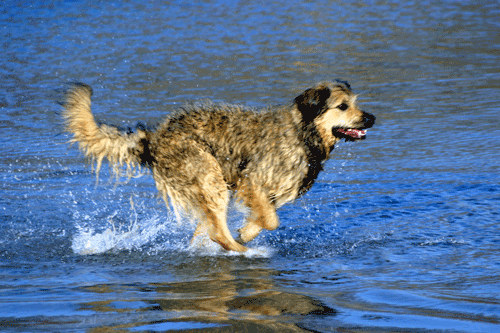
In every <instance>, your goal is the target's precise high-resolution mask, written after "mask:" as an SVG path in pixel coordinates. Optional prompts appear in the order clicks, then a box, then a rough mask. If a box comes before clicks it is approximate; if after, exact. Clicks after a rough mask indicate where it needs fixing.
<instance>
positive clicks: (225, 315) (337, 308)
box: [0, 0, 500, 332]
mask: <svg viewBox="0 0 500 333" xmlns="http://www.w3.org/2000/svg"><path fill="white" fill-rule="evenodd" d="M499 14H500V9H499V6H498V2H497V1H482V2H481V3H480V4H477V3H473V2H461V3H459V2H456V1H439V2H437V1H436V2H433V1H414V2H412V1H409V2H405V3H404V4H398V3H397V2H388V3H386V2H380V1H369V2H349V3H345V2H342V3H337V2H331V1H318V2H315V4H309V3H301V2H296V1H286V2H278V1H268V2H266V4H264V5H262V4H247V3H239V2H231V1H206V2H204V3H203V4H187V3H183V2H176V1H173V2H170V3H159V2H148V3H143V2H142V1H132V0H130V1H123V2H120V3H119V4H113V3H101V4H99V5H98V6H97V5H95V4H94V3H93V2H90V1H76V2H63V1H53V2H50V4H42V2H40V3H38V2H37V3H33V4H31V5H27V4H21V3H17V2H9V1H7V2H4V3H3V4H2V7H1V8H0V22H1V23H2V24H1V25H0V40H1V42H0V43H1V51H2V56H1V57H0V78H1V79H0V82H1V83H2V84H1V85H0V110H1V112H0V120H1V122H0V128H1V131H2V134H3V135H2V136H1V137H2V139H1V141H0V142H1V145H0V153H1V156H2V158H1V160H0V188H1V193H2V195H1V197H0V216H1V224H0V230H1V232H0V329H1V330H2V331H19V332H21V331H22V332H25V331H104V330H107V329H110V330H111V329H113V330H118V331H120V330H121V331H132V332H140V331H168V330H203V331H227V332H230V331H266V330H267V331H307V330H312V331H320V332H331V331H347V332H350V331H351V332H357V331H391V330H393V331H411V332H415V331H428V330H430V331H432V330H438V331H465V332H494V331H499V330H500V297H499V296H498V295H500V258H499V250H500V226H499V222H500V216H499V211H500V210H499V202H500V191H499V183H500V177H499V161H500V153H499V152H500V149H499V148H500V144H499V139H500V126H499V125H500V121H499V118H498V114H499V111H500V108H499V102H500V98H499V96H500V80H499V79H498V77H499V75H500V66H499V63H500V53H499V51H498V45H499V42H500V34H499V30H500V29H499V28H500V23H499V21H498V17H499ZM333 78H343V79H347V80H349V82H350V83H351V85H352V86H353V88H354V90H355V92H356V93H359V94H360V96H359V102H360V103H361V105H362V107H363V108H364V109H365V110H367V111H370V112H373V113H374V114H375V115H376V116H377V123H376V125H375V127H374V128H373V129H372V130H370V131H369V133H368V138H367V140H365V141H363V142H358V143H354V144H353V143H342V144H340V145H339V146H338V147H337V148H336V150H335V152H334V154H333V156H332V158H331V160H330V161H328V162H327V163H326V165H325V171H324V172H323V173H322V174H320V177H319V179H318V181H317V183H316V184H315V185H314V186H313V188H312V189H311V191H310V192H309V193H307V194H306V195H305V196H304V197H303V198H301V199H300V200H298V201H297V202H295V203H293V204H289V205H286V206H284V207H283V208H282V209H281V210H280V211H279V217H280V219H281V222H282V225H281V226H280V228H279V229H278V230H276V231H275V232H267V233H263V234H262V235H261V236H259V237H258V238H257V239H256V240H255V241H254V242H253V243H251V247H252V250H251V251H249V253H248V254H245V255H238V254H234V253H226V252H224V251H221V250H219V249H218V248H217V247H216V246H212V245H210V244H203V242H201V243H200V244H198V245H196V246H188V245H189V239H190V236H191V234H192V232H193V230H194V227H193V226H190V225H187V226H186V225H179V224H178V223H177V222H175V219H174V218H173V216H172V215H173V214H172V213H170V212H169V211H168V210H167V208H166V207H165V206H164V204H163V203H162V202H161V201H160V200H159V199H158V198H157V196H156V193H155V186H154V183H153V181H152V178H151V176H150V175H145V176H143V177H140V178H137V179H132V180H130V181H129V182H128V183H127V184H124V185H119V186H116V183H115V182H114V181H113V180H112V179H111V178H110V177H109V173H108V171H107V170H104V171H103V172H102V174H101V181H100V183H99V184H98V185H96V182H95V176H94V175H93V174H92V173H91V167H90V166H88V165H86V164H85V162H84V159H83V158H82V155H81V154H80V153H79V152H78V150H77V148H76V146H72V147H70V146H69V145H68V144H67V140H68V139H69V137H68V136H67V135H66V134H63V133H62V128H61V119H60V116H59V114H58V111H59V106H58V105H57V104H56V102H57V101H58V100H59V99H60V98H61V96H62V91H63V89H64V87H65V83H66V82H69V81H82V82H86V83H88V84H91V85H92V86H93V87H94V99H93V108H94V109H93V110H94V112H95V113H96V115H97V117H98V118H99V120H101V121H104V122H109V123H114V124H118V125H121V126H133V125H134V124H135V123H136V122H137V121H147V122H149V123H150V124H155V123H156V122H158V121H160V120H161V119H162V117H163V116H164V115H165V114H167V113H168V112H170V111H172V110H174V109H175V108H176V107H177V106H179V105H182V104H183V103H184V102H186V101H191V100H201V99H206V98H210V99H212V100H215V101H226V102H230V103H242V104H246V105H250V106H253V107H263V106H266V105H273V104H285V103H289V102H290V101H291V100H292V99H293V97H294V96H296V95H297V94H298V93H300V92H301V91H302V90H304V89H305V88H307V87H309V86H311V85H312V84H314V83H315V82H317V81H321V80H324V79H333ZM108 179H111V180H110V181H108ZM243 217H244V212H242V211H241V207H237V206H234V207H232V208H231V211H230V221H231V228H232V229H233V230H235V229H236V228H237V227H238V226H239V225H241V223H242V220H243Z"/></svg>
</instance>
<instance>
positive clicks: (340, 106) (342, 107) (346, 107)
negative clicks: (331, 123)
mask: <svg viewBox="0 0 500 333" xmlns="http://www.w3.org/2000/svg"><path fill="white" fill-rule="evenodd" d="M337 108H338V109H339V110H340V111H345V110H347V109H348V108H349V105H347V104H345V103H342V104H339V105H338V106H337Z"/></svg>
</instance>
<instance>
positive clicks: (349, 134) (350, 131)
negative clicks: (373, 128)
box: [333, 127, 366, 141]
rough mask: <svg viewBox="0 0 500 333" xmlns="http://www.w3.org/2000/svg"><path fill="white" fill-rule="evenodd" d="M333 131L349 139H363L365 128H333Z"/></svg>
mask: <svg viewBox="0 0 500 333" xmlns="http://www.w3.org/2000/svg"><path fill="white" fill-rule="evenodd" d="M333 133H334V134H337V136H339V137H341V138H343V139H346V140H347V141H349V140H363V139H364V138H365V137H366V129H357V128H340V127H339V128H334V129H333Z"/></svg>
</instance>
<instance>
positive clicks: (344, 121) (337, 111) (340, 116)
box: [295, 80, 375, 148]
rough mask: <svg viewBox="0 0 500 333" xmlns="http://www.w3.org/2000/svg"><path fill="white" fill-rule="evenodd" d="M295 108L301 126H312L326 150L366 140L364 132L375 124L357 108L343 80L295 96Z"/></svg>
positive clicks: (369, 116)
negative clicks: (349, 142) (337, 145)
mask: <svg viewBox="0 0 500 333" xmlns="http://www.w3.org/2000/svg"><path fill="white" fill-rule="evenodd" d="M295 105H296V107H297V109H298V110H299V112H300V113H301V115H302V121H303V122H304V124H306V125H308V124H310V123H314V124H315V126H316V129H317V130H318V132H319V134H320V135H321V138H322V139H323V141H324V143H325V145H326V146H327V147H328V148H330V147H333V145H334V144H335V143H336V142H337V141H339V140H341V139H345V140H346V141H355V140H362V139H365V137H366V129H367V128H370V127H372V126H373V124H374V123H375V116H374V115H372V114H370V113H367V112H364V111H361V110H360V109H359V108H358V106H357V105H356V95H354V94H353V93H352V91H351V86H350V85H349V83H347V82H345V81H340V80H336V81H334V82H322V83H319V84H317V85H316V86H315V87H313V88H309V89H307V90H306V91H304V92H303V93H302V94H300V95H299V96H297V97H296V98H295Z"/></svg>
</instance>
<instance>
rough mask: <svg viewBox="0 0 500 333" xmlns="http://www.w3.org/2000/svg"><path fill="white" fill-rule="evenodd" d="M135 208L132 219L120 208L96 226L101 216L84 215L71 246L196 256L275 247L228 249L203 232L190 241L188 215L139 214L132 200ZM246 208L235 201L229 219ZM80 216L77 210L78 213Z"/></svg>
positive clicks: (84, 250)
mask: <svg viewBox="0 0 500 333" xmlns="http://www.w3.org/2000/svg"><path fill="white" fill-rule="evenodd" d="M130 204H131V208H132V211H133V214H132V216H130V220H129V221H126V222H125V223H124V222H123V221H120V217H118V218H117V215H118V212H114V213H113V214H111V216H109V217H108V218H107V225H105V226H104V227H101V228H99V229H98V230H96V225H98V224H99V223H98V221H97V220H99V218H96V217H89V216H88V215H86V216H83V220H84V221H82V222H79V223H82V224H85V225H80V224H77V226H76V229H77V232H76V234H75V236H74V237H73V240H72V246H71V248H72V250H73V252H74V253H76V254H78V255H94V254H103V253H107V252H116V251H140V252H145V253H147V254H156V253H160V252H166V251H176V252H185V253H186V254H187V255H193V256H229V257H233V256H244V257H247V258H255V257H261V258H269V257H271V256H272V254H273V250H272V248H270V247H268V246H266V245H261V244H259V245H257V246H250V248H249V249H248V251H247V252H245V253H238V252H233V251H226V250H224V249H222V248H221V247H220V246H219V245H218V244H216V243H215V242H213V241H211V240H210V239H209V238H208V236H206V235H201V236H198V237H196V238H195V239H193V241H191V240H190V239H191V237H192V234H193V232H194V228H195V225H194V224H193V223H192V222H190V221H189V220H187V219H183V220H181V221H180V222H178V220H177V219H176V218H175V216H174V214H173V213H172V214H166V216H164V215H163V214H159V213H157V212H155V213H154V215H152V216H149V217H141V218H138V214H137V212H136V210H135V207H134V202H133V200H132V199H131V200H130ZM245 214H246V211H245V210H244V209H243V208H242V207H241V206H239V205H237V204H233V205H231V207H230V209H229V214H228V218H229V220H230V221H229V223H230V224H241V223H242V221H243V220H244V215H245ZM76 215H77V216H78V214H76Z"/></svg>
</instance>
